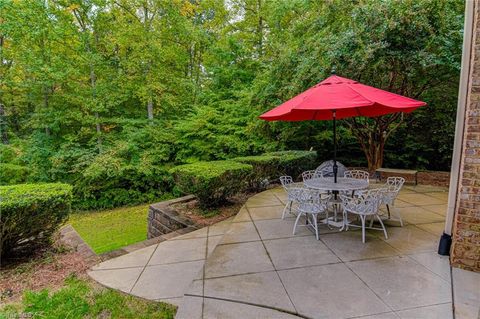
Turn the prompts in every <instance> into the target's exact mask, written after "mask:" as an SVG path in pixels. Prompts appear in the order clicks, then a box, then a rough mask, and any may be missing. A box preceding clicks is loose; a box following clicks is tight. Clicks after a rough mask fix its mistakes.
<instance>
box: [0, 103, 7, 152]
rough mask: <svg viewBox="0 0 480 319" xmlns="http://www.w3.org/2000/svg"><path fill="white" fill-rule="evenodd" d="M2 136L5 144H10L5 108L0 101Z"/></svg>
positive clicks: (0, 128)
mask: <svg viewBox="0 0 480 319" xmlns="http://www.w3.org/2000/svg"><path fill="white" fill-rule="evenodd" d="M0 138H1V139H2V143H3V144H9V140H8V134H7V120H6V116H5V108H4V105H3V104H2V103H0Z"/></svg>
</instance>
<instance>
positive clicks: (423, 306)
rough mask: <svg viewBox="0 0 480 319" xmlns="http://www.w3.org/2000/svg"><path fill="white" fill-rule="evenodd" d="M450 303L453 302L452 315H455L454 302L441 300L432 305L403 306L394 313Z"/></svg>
mask: <svg viewBox="0 0 480 319" xmlns="http://www.w3.org/2000/svg"><path fill="white" fill-rule="evenodd" d="M448 304H452V315H453V302H440V303H434V304H431V305H422V306H415V307H407V308H402V309H399V310H395V311H394V313H398V312H402V311H405V310H414V309H422V308H426V307H432V306H440V305H448ZM452 318H454V317H452Z"/></svg>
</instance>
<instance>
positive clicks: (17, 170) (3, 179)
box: [0, 163, 30, 185]
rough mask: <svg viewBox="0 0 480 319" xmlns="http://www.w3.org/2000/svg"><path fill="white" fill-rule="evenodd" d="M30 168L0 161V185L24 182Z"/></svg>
mask: <svg viewBox="0 0 480 319" xmlns="http://www.w3.org/2000/svg"><path fill="white" fill-rule="evenodd" d="M29 172H30V170H29V169H28V168H27V167H25V166H20V165H15V164H3V163H0V185H13V184H20V183H24V182H25V181H26V180H27V177H28V173H29Z"/></svg>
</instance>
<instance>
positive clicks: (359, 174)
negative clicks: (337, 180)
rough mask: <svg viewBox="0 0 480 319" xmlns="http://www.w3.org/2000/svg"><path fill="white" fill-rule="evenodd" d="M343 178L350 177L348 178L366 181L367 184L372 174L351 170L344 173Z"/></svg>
mask: <svg viewBox="0 0 480 319" xmlns="http://www.w3.org/2000/svg"><path fill="white" fill-rule="evenodd" d="M343 176H344V177H348V178H356V179H364V180H366V181H367V182H368V181H369V179H370V174H369V173H368V172H366V171H362V170H358V169H352V170H349V171H345V172H344V173H343Z"/></svg>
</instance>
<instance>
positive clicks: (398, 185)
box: [385, 176, 405, 194]
mask: <svg viewBox="0 0 480 319" xmlns="http://www.w3.org/2000/svg"><path fill="white" fill-rule="evenodd" d="M403 184H405V178H403V177H398V176H392V177H389V178H387V182H386V183H385V187H386V188H387V189H388V191H389V192H395V193H397V194H398V192H399V191H400V190H401V189H402V187H403Z"/></svg>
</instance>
